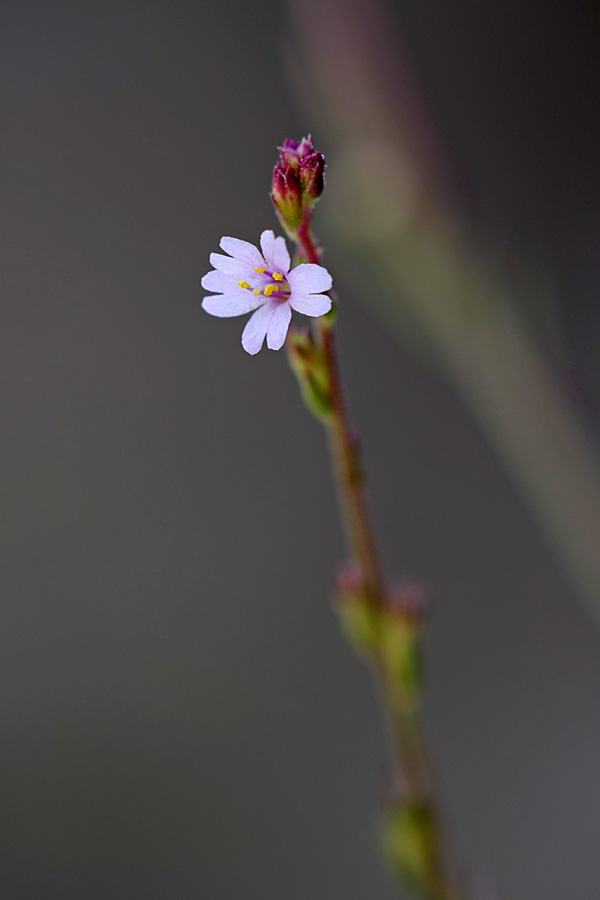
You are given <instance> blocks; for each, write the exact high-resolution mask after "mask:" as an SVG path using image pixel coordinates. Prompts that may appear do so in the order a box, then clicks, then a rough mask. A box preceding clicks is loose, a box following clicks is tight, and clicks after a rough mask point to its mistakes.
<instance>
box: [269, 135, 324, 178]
mask: <svg viewBox="0 0 600 900" xmlns="http://www.w3.org/2000/svg"><path fill="white" fill-rule="evenodd" d="M277 149H278V150H279V153H280V155H281V162H282V163H283V165H284V167H286V168H289V169H292V171H294V172H297V171H298V166H299V165H300V160H302V159H305V157H307V156H310V155H311V154H313V153H314V152H315V151H314V147H313V145H312V138H311V136H310V134H309V135H308V136H307V137H305V138H302V140H301V141H293V140H292V139H291V138H286V140H285V141H284V142H283V146H282V147H278V148H277Z"/></svg>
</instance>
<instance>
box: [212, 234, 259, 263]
mask: <svg viewBox="0 0 600 900" xmlns="http://www.w3.org/2000/svg"><path fill="white" fill-rule="evenodd" d="M220 247H221V249H222V250H224V251H225V253H229V255H230V256H233V258H234V259H237V260H239V261H240V262H243V263H246V265H248V266H251V267H252V268H253V269H254V268H257V267H262V266H264V264H265V261H264V259H263V258H262V256H261V255H260V253H259V252H258V250H257V249H256V247H255V246H254V244H250V243H249V242H248V241H241V240H240V239H239V238H232V237H222V238H221V241H220Z"/></svg>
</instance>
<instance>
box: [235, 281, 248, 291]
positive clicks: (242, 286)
mask: <svg viewBox="0 0 600 900" xmlns="http://www.w3.org/2000/svg"><path fill="white" fill-rule="evenodd" d="M238 284H239V286H240V287H241V288H244V290H245V291H249V290H250V285H249V284H248V282H247V281H238Z"/></svg>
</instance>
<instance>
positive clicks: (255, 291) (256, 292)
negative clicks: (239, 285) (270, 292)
mask: <svg viewBox="0 0 600 900" xmlns="http://www.w3.org/2000/svg"><path fill="white" fill-rule="evenodd" d="M248 287H250V285H248ZM252 293H253V294H256V296H257V297H258V295H259V294H260V288H254V290H253V291H252Z"/></svg>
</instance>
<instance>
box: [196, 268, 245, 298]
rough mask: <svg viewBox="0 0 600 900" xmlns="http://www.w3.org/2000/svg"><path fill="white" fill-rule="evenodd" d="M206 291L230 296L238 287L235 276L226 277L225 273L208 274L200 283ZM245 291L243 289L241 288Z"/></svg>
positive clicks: (213, 272)
mask: <svg viewBox="0 0 600 900" xmlns="http://www.w3.org/2000/svg"><path fill="white" fill-rule="evenodd" d="M200 284H201V285H202V287H203V288H204V290H205V291H216V292H217V293H220V294H230V293H231V291H232V290H233V289H234V288H236V287H238V284H237V281H236V279H235V276H234V275H226V274H225V272H216V271H214V270H213V271H212V272H207V273H206V275H205V276H204V277H203V279H202V281H201V282H200ZM239 290H243V288H239Z"/></svg>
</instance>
